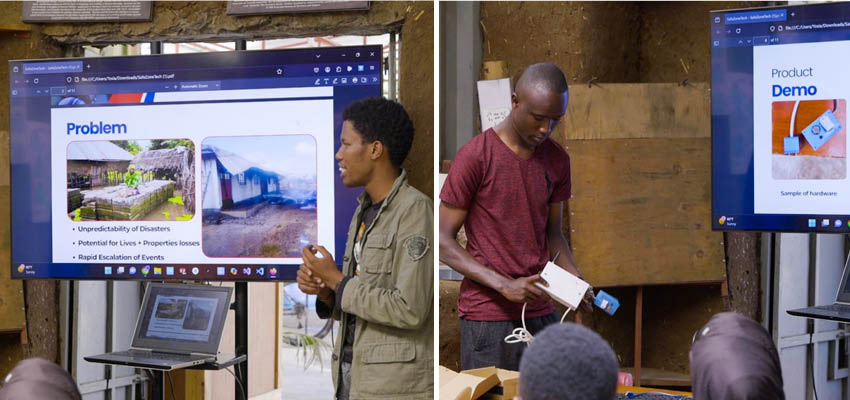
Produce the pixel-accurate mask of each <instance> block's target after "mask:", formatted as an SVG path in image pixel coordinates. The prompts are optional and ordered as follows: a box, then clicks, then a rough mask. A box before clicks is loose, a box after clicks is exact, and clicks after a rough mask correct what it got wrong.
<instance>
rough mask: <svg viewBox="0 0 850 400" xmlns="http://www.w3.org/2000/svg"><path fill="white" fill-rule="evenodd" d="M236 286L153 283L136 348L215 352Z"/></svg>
mask: <svg viewBox="0 0 850 400" xmlns="http://www.w3.org/2000/svg"><path fill="white" fill-rule="evenodd" d="M231 291H232V288H230V287H218V286H206V285H167V284H153V283H152V284H150V285H149V286H148V289H147V291H146V292H145V299H144V302H143V303H142V309H141V311H140V312H139V319H138V322H137V323H136V333H135V336H134V337H133V347H135V348H149V349H153V350H170V351H181V352H187V353H188V352H193V353H209V354H215V353H216V352H217V351H218V345H219V342H220V340H221V332H222V328H223V326H224V320H225V318H226V317H227V310H228V309H229V306H230V296H231Z"/></svg>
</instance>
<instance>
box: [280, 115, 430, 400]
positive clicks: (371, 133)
mask: <svg viewBox="0 0 850 400" xmlns="http://www.w3.org/2000/svg"><path fill="white" fill-rule="evenodd" d="M343 120H344V123H343V129H342V134H341V135H340V136H341V137H340V142H341V145H340V149H339V151H338V152H337V154H336V159H337V160H338V162H339V167H340V168H339V169H340V175H341V177H342V181H343V183H344V184H345V185H346V186H349V187H354V186H363V187H364V189H365V190H364V192H363V194H361V195H360V197H359V199H358V200H359V202H360V206H359V207H358V208H357V210H356V211H355V213H354V218H353V219H352V221H351V225H350V227H349V230H348V240H347V242H346V245H345V256H344V257H343V263H342V264H343V270H342V272H340V271H339V270H338V269H337V267H336V264H335V262H334V260H333V258H332V255H331V254H330V253H329V252H328V251H327V250H326V249H325V248H324V247H322V246H313V245H309V246H307V247H305V248H304V251H303V257H304V264H303V265H301V268H300V269H299V271H298V275H297V280H298V285H299V287H300V288H301V290H302V291H304V292H305V293H308V294H317V295H318V296H319V299H320V301H318V302H316V311H317V313H318V314H319V316H321V317H323V318H328V317H332V318H334V319H338V320H340V321H341V323H340V331H339V337H338V339H337V343H336V346H335V347H334V354H333V357H332V358H333V362H332V374H333V382H334V387H335V389H336V398H337V399H339V400H348V399H351V400H355V399H431V398H433V387H434V347H433V346H434V328H433V324H434V314H433V299H434V280H433V278H434V254H433V249H432V246H431V238H432V237H433V232H434V220H433V218H434V217H433V215H434V214H433V202H432V200H431V199H429V198H428V197H427V196H425V195H424V194H422V193H421V192H419V191H418V190H416V189H414V188H413V187H411V186H410V185H409V184H408V183H407V174H406V172H405V171H404V170H403V169H401V163H402V161H404V159H405V158H406V157H407V153H408V151H409V150H410V147H411V144H412V142H413V125H412V124H411V122H410V119H409V117H408V116H407V113H406V112H405V111H404V108H402V107H401V105H399V104H398V103H395V102H392V101H389V100H385V99H382V98H370V99H364V100H360V101H358V102H355V103H353V104H352V105H350V106H349V107H348V108H347V109H346V110H345V111H344V112H343Z"/></svg>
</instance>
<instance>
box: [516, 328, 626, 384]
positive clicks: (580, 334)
mask: <svg viewBox="0 0 850 400" xmlns="http://www.w3.org/2000/svg"><path fill="white" fill-rule="evenodd" d="M618 369H619V367H618V364H617V356H616V355H615V354H614V350H612V349H611V346H609V345H608V342H606V341H605V340H604V339H602V337H600V336H599V335H598V334H597V333H596V332H594V331H592V330H590V329H587V328H585V327H583V326H581V325H578V324H574V323H569V322H568V323H565V324H556V325H550V326H548V327H546V329H543V331H542V332H540V333H539V334H538V335H537V336H535V337H534V340H533V341H532V342H531V345H530V346H529V347H528V349H526V350H525V352H523V354H522V359H521V360H520V364H519V394H520V397H521V398H522V400H556V399H557V400H578V399H582V400H613V399H614V396H616V392H617V372H618Z"/></svg>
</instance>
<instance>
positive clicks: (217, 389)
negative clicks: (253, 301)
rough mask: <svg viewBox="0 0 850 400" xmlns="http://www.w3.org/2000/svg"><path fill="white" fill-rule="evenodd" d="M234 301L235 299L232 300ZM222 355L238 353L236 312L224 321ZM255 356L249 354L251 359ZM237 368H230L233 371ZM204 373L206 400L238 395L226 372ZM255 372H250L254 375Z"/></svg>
mask: <svg viewBox="0 0 850 400" xmlns="http://www.w3.org/2000/svg"><path fill="white" fill-rule="evenodd" d="M222 286H230V287H234V286H235V285H234V284H233V282H224V283H223V284H222ZM231 301H233V299H231ZM249 304H250V303H249ZM218 351H219V352H221V353H229V354H234V353H235V352H236V312H234V311H233V310H229V311H228V312H227V319H225V321H224V331H223V332H222V333H221V343H220V344H219V346H218ZM251 356H253V354H249V358H250V357H251ZM234 369H235V367H230V370H231V371H233V370H234ZM202 372H203V373H204V378H203V381H202V382H201V383H202V384H203V388H204V397H203V398H204V399H219V398H221V399H232V398H233V397H234V394H235V393H236V387H237V384H236V380H235V379H234V378H233V375H231V374H230V373H229V372H227V371H225V370H223V369H222V370H218V371H202ZM253 372H254V371H249V374H250V373H253Z"/></svg>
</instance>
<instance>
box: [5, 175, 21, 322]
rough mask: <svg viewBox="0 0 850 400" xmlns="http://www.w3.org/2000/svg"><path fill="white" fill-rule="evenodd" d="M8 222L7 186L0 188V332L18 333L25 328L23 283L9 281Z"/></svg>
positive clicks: (9, 228)
mask: <svg viewBox="0 0 850 400" xmlns="http://www.w3.org/2000/svg"><path fill="white" fill-rule="evenodd" d="M9 220H10V216H9V186H0V221H2V222H0V332H18V331H21V330H23V329H25V328H26V312H25V310H24V286H23V282H22V281H20V280H12V279H11V275H12V270H11V269H10V268H11V265H12V248H11V240H10V239H11V236H12V234H11V226H10V224H9Z"/></svg>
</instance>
